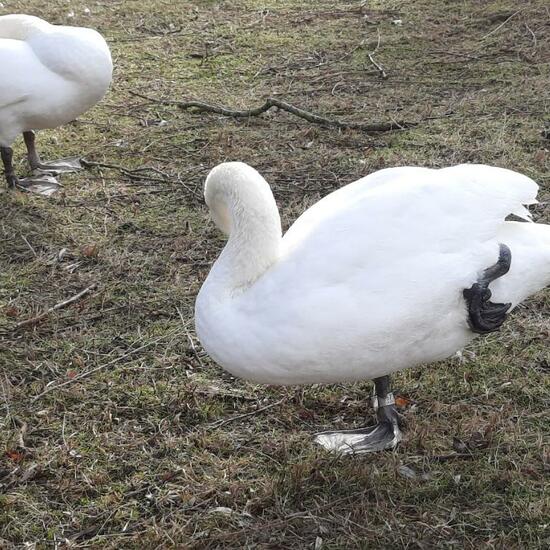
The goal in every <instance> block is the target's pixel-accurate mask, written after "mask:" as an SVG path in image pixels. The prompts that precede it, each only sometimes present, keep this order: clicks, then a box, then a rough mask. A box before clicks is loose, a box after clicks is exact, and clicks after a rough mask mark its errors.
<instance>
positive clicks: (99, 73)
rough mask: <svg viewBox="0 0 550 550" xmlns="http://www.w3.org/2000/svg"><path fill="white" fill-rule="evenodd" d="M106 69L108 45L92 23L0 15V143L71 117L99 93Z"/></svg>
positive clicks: (108, 70) (108, 77)
mask: <svg viewBox="0 0 550 550" xmlns="http://www.w3.org/2000/svg"><path fill="white" fill-rule="evenodd" d="M112 70H113V65H112V61H111V54H110V52H109V48H108V46H107V44H106V42H105V40H104V39H103V38H102V36H101V35H100V34H99V33H97V32H96V31H94V30H92V29H85V28H79V27H64V26H56V25H50V24H49V23H47V22H46V21H43V20H42V19H39V18H38V17H33V16H30V15H4V16H0V146H3V147H9V146H10V145H11V143H12V142H13V141H14V139H15V138H16V137H17V135H19V134H20V133H22V132H25V131H29V130H41V129H44V128H55V127H57V126H60V125H62V124H65V123H67V122H70V121H71V120H74V119H75V118H76V117H78V116H79V115H81V114H82V113H84V112H85V111H87V110H88V109H89V108H90V107H92V106H93V105H95V104H96V103H97V102H98V101H99V100H100V99H101V98H102V97H103V96H104V94H105V92H106V91H107V88H108V87H109V84H110V82H111V77H112Z"/></svg>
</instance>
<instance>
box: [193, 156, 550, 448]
mask: <svg viewBox="0 0 550 550" xmlns="http://www.w3.org/2000/svg"><path fill="white" fill-rule="evenodd" d="M537 189H538V187H537V185H536V183H535V182H534V181H532V180H531V179H529V178H528V177H526V176H523V175H521V174H518V173H516V172H512V171H511V170H506V169H503V168H494V167H490V166H483V165H460V166H454V167H450V168H443V169H440V170H435V169H428V168H416V167H402V168H389V169H386V170H381V171H379V172H376V173H373V174H371V175H369V176H367V177H365V178H362V179H360V180H358V181H356V182H354V183H351V184H349V185H347V186H345V187H343V188H341V189H339V190H337V191H335V192H333V193H331V194H330V195H328V196H326V197H325V198H323V199H322V200H320V201H319V202H318V203H317V204H315V205H314V206H312V207H311V208H309V210H307V211H306V212H304V213H303V214H302V215H301V216H300V217H299V218H298V219H297V220H296V222H295V223H294V224H293V225H292V226H291V227H290V229H289V230H288V231H287V233H286V234H285V236H284V237H281V221H280V218H279V212H278V210H277V206H276V204H275V200H274V198H273V194H272V193H271V189H270V187H269V185H268V184H267V182H266V181H265V180H264V179H263V178H262V176H261V175H260V174H259V173H258V172H256V170H254V169H253V168H251V167H250V166H248V165H246V164H243V163H239V162H230V163H224V164H221V165H219V166H217V167H216V168H214V169H213V170H212V171H211V172H210V174H209V175H208V177H207V179H206V184H205V189H204V194H205V199H206V204H207V205H208V207H209V208H210V212H211V215H212V218H213V220H214V222H215V223H216V224H217V226H218V227H219V228H220V229H221V230H222V231H224V232H225V233H226V234H228V235H229V240H228V243H227V245H226V246H225V248H224V249H223V251H222V253H221V255H220V257H219V258H218V260H217V261H216V262H215V263H214V265H213V267H212V270H211V271H210V274H209V275H208V277H207V279H206V281H205V282H204V284H203V286H202V288H201V290H200V292H199V294H198V297H197V300H196V306H195V326H196V331H197V335H198V337H199V339H200V341H201V343H202V345H203V347H204V348H205V350H206V351H207V352H208V353H209V354H210V356H211V357H212V358H213V359H214V360H215V361H216V362H217V363H218V364H219V365H221V366H222V367H223V368H225V369H227V370H228V371H229V372H231V373H232V374H234V375H235V376H239V377H242V378H246V379H248V380H252V381H255V382H259V383H267V384H305V383H334V382H346V381H354V380H361V379H374V382H375V389H376V398H375V401H376V402H377V405H378V408H377V417H378V425H377V426H375V427H374V428H365V429H362V430H351V431H342V432H323V433H321V434H318V435H317V437H316V440H317V442H318V443H320V444H321V445H323V446H324V447H326V448H327V449H332V450H335V451H339V452H343V453H348V452H355V453H359V452H369V451H375V450H380V449H384V448H389V447H393V446H395V445H396V444H397V442H398V441H399V440H400V439H401V437H402V436H401V432H400V430H399V425H398V416H397V411H396V408H395V404H394V399H393V395H392V393H391V391H390V385H389V376H388V375H389V374H391V373H392V372H394V371H398V370H401V369H405V368H407V367H412V366H414V365H418V364H420V363H427V362H430V361H436V360H439V359H444V358H446V357H449V356H450V355H452V354H454V353H456V352H457V351H458V350H460V349H461V348H463V347H464V346H465V345H466V344H467V343H468V342H469V341H470V340H472V338H473V337H474V335H475V333H482V334H483V333H487V332H491V331H493V330H497V329H498V328H499V327H500V325H501V324H502V322H503V321H504V319H505V317H506V314H507V312H508V311H509V309H510V308H512V307H514V306H515V305H517V304H518V303H519V302H520V301H521V300H523V299H524V298H526V297H527V296H529V295H530V294H533V293H534V292H536V291H538V290H539V289H542V288H543V287H544V286H545V285H547V284H548V283H550V226H548V225H542V224H536V223H525V222H515V221H505V218H506V217H507V216H508V215H509V214H510V213H514V214H515V215H516V216H519V217H521V218H523V219H525V220H526V221H530V214H529V212H528V211H527V209H526V208H525V207H524V206H523V205H525V204H532V203H535V202H536V200H535V197H536V194H537ZM489 285H490V286H491V288H490V290H489V288H488V287H489ZM491 300H494V302H493V301H491Z"/></svg>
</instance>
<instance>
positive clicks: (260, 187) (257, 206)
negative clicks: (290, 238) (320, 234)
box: [204, 162, 280, 235]
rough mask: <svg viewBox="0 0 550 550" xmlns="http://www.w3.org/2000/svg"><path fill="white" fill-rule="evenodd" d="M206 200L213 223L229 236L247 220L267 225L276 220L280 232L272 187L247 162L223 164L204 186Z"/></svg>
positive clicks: (212, 173) (213, 170)
mask: <svg viewBox="0 0 550 550" xmlns="http://www.w3.org/2000/svg"><path fill="white" fill-rule="evenodd" d="M204 199H205V202H206V205H207V206H208V208H209V209H210V215H211V217H212V220H213V221H214V223H215V224H216V226H217V227H218V228H219V229H220V230H221V231H223V233H225V234H226V235H230V234H231V232H232V231H233V230H234V229H235V226H236V225H238V221H239V220H240V219H242V218H244V217H247V218H248V219H256V220H257V221H258V222H260V223H264V224H268V225H271V224H272V223H273V221H275V223H276V224H278V225H279V232H280V218H279V215H278V210H277V205H276V204H275V199H274V198H273V193H272V192H271V188H270V187H269V184H268V183H267V182H266V181H265V179H264V178H263V177H262V176H261V175H260V174H259V173H258V172H257V171H256V170H255V169H254V168H252V166H249V165H248V164H245V163H244V162H224V163H222V164H219V165H218V166H216V167H215V168H213V169H212V170H211V171H210V173H209V174H208V176H207V178H206V182H205V184H204ZM274 214H275V215H274Z"/></svg>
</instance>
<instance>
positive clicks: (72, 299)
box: [15, 283, 97, 329]
mask: <svg viewBox="0 0 550 550" xmlns="http://www.w3.org/2000/svg"><path fill="white" fill-rule="evenodd" d="M96 287H97V283H93V284H91V285H90V286H89V287H88V288H85V289H84V290H82V291H80V292H79V293H78V294H75V295H74V296H71V297H70V298H68V299H67V300H64V301H63V302H59V303H58V304H55V306H52V307H51V308H49V309H47V310H46V311H44V312H43V313H41V314H40V315H37V316H36V317H33V318H32V319H27V320H26V321H21V322H19V323H17V324H16V325H15V328H16V329H18V328H21V327H24V326H27V325H34V324H36V323H38V322H39V321H41V320H42V319H44V317H47V316H48V315H49V314H50V313H53V312H54V311H57V310H58V309H61V308H63V307H67V306H68V305H70V304H72V303H73V302H76V301H77V300H80V298H82V297H83V296H85V295H86V294H88V293H89V292H91V291H92V290H94V288H96Z"/></svg>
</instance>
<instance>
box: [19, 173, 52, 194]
mask: <svg viewBox="0 0 550 550" xmlns="http://www.w3.org/2000/svg"><path fill="white" fill-rule="evenodd" d="M16 185H17V187H18V188H19V189H22V190H24V191H28V192H29V193H36V194H37V195H43V196H45V197H49V196H51V195H53V194H54V193H55V192H56V191H58V190H59V188H60V187H61V184H60V183H59V182H58V181H57V179H56V178H55V177H54V176H52V175H51V174H45V173H44V174H36V175H33V176H30V177H28V178H20V179H19V180H18V182H17V184H16Z"/></svg>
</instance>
